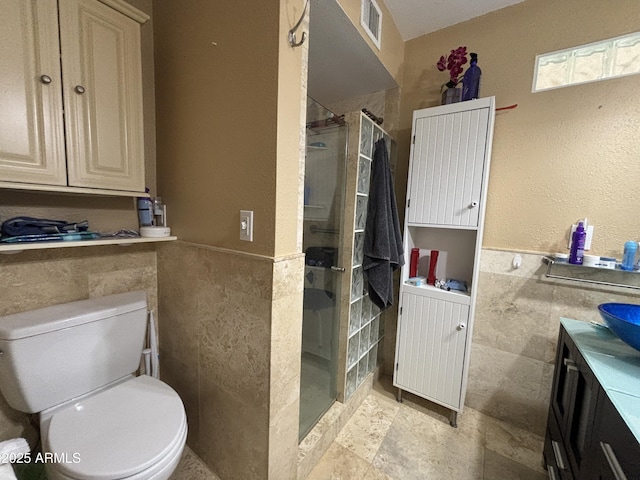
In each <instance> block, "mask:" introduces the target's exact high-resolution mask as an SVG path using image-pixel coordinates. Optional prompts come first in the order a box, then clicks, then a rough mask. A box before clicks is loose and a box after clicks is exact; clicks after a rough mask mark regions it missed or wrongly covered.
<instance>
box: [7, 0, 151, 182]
mask: <svg viewBox="0 0 640 480" xmlns="http://www.w3.org/2000/svg"><path fill="white" fill-rule="evenodd" d="M147 19H148V16H147V15H146V14H144V13H142V12H140V11H138V10H136V9H134V8H132V7H130V6H129V5H127V4H126V3H124V2H122V1H121V0H102V1H98V0H60V1H59V2H58V1H56V0H3V1H2V15H0V59H1V60H2V62H1V63H2V65H3V68H2V71H1V72H0V94H1V96H2V101H1V102H0V187H4V188H18V189H31V190H49V191H71V192H73V191H78V192H82V191H86V192H91V191H92V190H90V189H100V190H104V191H106V192H107V193H109V192H112V193H116V192H118V191H119V192H124V193H125V194H126V192H129V193H130V194H131V193H132V192H138V193H139V192H144V186H145V182H144V149H143V118H142V73H141V53H140V24H141V23H144V22H145V21H146V20H147Z"/></svg>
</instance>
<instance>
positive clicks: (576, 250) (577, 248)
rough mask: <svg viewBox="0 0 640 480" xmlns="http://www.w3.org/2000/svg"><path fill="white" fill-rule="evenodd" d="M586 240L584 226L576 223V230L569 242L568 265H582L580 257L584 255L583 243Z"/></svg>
mask: <svg viewBox="0 0 640 480" xmlns="http://www.w3.org/2000/svg"><path fill="white" fill-rule="evenodd" d="M586 238H587V232H585V231H584V224H583V223H582V222H578V228H576V231H575V232H573V237H572V241H571V251H570V252H569V263H573V264H574V265H582V256H583V255H584V241H585V239H586Z"/></svg>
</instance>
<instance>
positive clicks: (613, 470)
mask: <svg viewBox="0 0 640 480" xmlns="http://www.w3.org/2000/svg"><path fill="white" fill-rule="evenodd" d="M615 394H616V395H620V396H622V397H624V396H625V395H624V394H623V393H615ZM628 400H630V401H631V402H635V401H636V399H635V398H628ZM588 462H589V463H588V464H587V465H585V468H584V469H583V471H584V475H583V474H582V473H583V472H581V475H580V479H585V480H621V479H628V480H631V479H636V478H640V444H639V443H638V440H636V437H635V436H634V435H633V433H631V431H630V430H629V427H628V426H627V424H626V422H625V421H624V420H623V419H622V417H621V416H620V414H619V413H618V410H617V409H616V407H615V406H614V405H613V403H611V400H610V399H609V397H608V396H607V394H606V393H605V392H604V390H600V393H599V397H598V408H597V414H596V426H595V430H594V434H593V437H592V441H591V449H590V451H589V460H588Z"/></svg>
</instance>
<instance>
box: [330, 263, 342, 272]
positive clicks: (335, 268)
mask: <svg viewBox="0 0 640 480" xmlns="http://www.w3.org/2000/svg"><path fill="white" fill-rule="evenodd" d="M331 270H333V271H334V272H344V271H345V268H344V267H336V266H335V265H331Z"/></svg>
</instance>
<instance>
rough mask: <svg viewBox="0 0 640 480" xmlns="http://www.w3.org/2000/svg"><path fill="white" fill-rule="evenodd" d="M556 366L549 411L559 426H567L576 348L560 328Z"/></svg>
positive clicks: (573, 379) (573, 386) (573, 389)
mask: <svg viewBox="0 0 640 480" xmlns="http://www.w3.org/2000/svg"><path fill="white" fill-rule="evenodd" d="M555 365H556V367H555V372H554V381H553V388H552V392H551V411H552V412H553V414H554V415H555V417H556V420H557V422H558V424H559V425H560V428H561V429H562V430H563V431H564V430H565V429H566V428H567V423H568V418H569V410H570V408H571V402H572V401H573V392H574V391H575V383H576V380H577V377H578V359H577V348H576V347H575V345H574V343H573V342H572V341H571V338H570V337H569V335H568V334H567V332H566V331H565V330H564V329H563V328H561V329H560V334H559V337H558V349H557V351H556V364H555Z"/></svg>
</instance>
